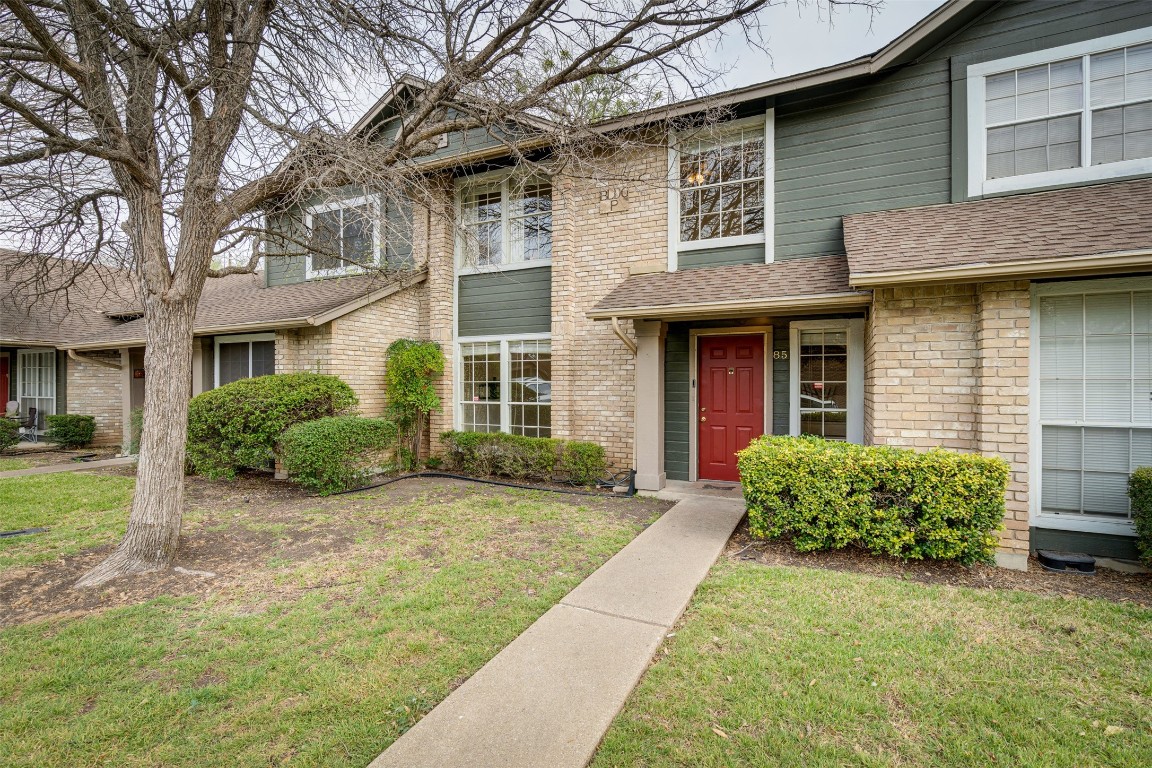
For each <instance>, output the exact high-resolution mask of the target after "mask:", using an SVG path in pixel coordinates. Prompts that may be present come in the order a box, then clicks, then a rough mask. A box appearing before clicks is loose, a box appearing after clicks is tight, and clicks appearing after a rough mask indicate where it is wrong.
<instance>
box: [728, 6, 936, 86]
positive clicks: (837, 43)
mask: <svg viewBox="0 0 1152 768" xmlns="http://www.w3.org/2000/svg"><path fill="white" fill-rule="evenodd" d="M943 3H944V0H887V2H886V3H885V4H884V7H883V8H881V9H880V10H879V11H877V12H875V13H874V14H871V13H870V12H869V10H868V9H867V8H859V7H851V6H848V7H843V8H839V9H838V10H837V11H836V13H834V14H832V15H831V16H829V14H828V9H827V7H823V4H822V3H819V4H818V3H816V2H809V3H807V4H805V5H797V4H796V3H788V4H787V5H784V6H777V7H772V8H769V9H767V10H766V11H764V15H763V16H762V19H763V22H764V27H763V28H764V36H765V38H766V41H767V44H768V50H769V52H770V54H771V58H770V59H766V58H765V57H764V55H763V54H762V53H760V52H759V51H755V50H750V49H749V48H748V46H747V44H746V43H745V41H744V40H743V39H742V38H740V39H739V41H738V42H737V38H736V37H733V38H732V40H733V42H732V43H731V44H729V45H727V46H723V45H722V46H721V49H720V50H719V51H718V53H719V54H720V57H721V59H722V60H724V61H725V62H726V63H728V64H729V65H730V66H732V67H733V69H732V70H731V72H730V73H729V74H728V75H727V77H725V78H724V81H723V82H722V83H717V87H716V89H715V90H716V91H720V90H728V89H730V88H739V87H741V86H745V85H751V84H753V83H759V82H763V81H765V80H773V79H775V78H777V77H784V76H786V75H792V74H796V73H797V72H805V71H807V70H810V69H818V68H820V67H826V66H828V65H830V64H836V63H839V62H841V61H847V60H849V59H854V58H856V57H857V56H861V55H863V54H866V53H872V52H873V51H876V50H877V49H879V48H883V47H884V46H885V45H887V44H888V43H890V42H891V41H892V40H894V39H895V38H897V37H899V36H900V34H901V33H902V32H904V31H905V30H907V29H908V28H909V27H911V26H912V25H913V24H915V23H916V22H917V21H919V20H920V19H922V18H924V17H925V16H927V15H928V14H929V13H931V12H932V11H933V10H934V9H936V8H937V7H939V6H941V5H943Z"/></svg>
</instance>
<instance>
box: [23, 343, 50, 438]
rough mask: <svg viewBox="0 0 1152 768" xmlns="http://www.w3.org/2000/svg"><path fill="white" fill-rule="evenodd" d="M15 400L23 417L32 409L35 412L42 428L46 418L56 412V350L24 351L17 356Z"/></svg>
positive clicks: (38, 423)
mask: <svg viewBox="0 0 1152 768" xmlns="http://www.w3.org/2000/svg"><path fill="white" fill-rule="evenodd" d="M16 399H17V400H18V401H19V402H20V413H21V415H23V416H27V415H28V409H29V408H35V409H36V411H37V416H36V422H37V426H38V427H41V428H42V427H43V425H44V417H45V416H48V415H50V414H53V413H55V412H56V350H53V349H48V350H36V349H21V350H19V351H18V352H17V353H16Z"/></svg>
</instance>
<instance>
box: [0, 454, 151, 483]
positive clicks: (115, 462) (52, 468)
mask: <svg viewBox="0 0 1152 768" xmlns="http://www.w3.org/2000/svg"><path fill="white" fill-rule="evenodd" d="M135 463H136V457H135V456H122V457H120V458H117V459H103V460H101V461H72V462H69V463H67V464H49V465H47V466H44V467H31V468H29V469H13V470H10V471H8V472H0V480H3V479H4V478H6V477H27V476H28V475H51V474H55V473H56V472H82V471H84V470H85V469H101V468H103V467H122V466H124V465H125V464H135Z"/></svg>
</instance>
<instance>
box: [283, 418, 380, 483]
mask: <svg viewBox="0 0 1152 768" xmlns="http://www.w3.org/2000/svg"><path fill="white" fill-rule="evenodd" d="M396 432H397V431H396V425H395V424H394V423H393V422H391V421H388V420H387V419H369V418H365V417H363V416H329V417H327V418H323V419H316V420H315V421H305V422H302V423H300V424H294V425H293V426H291V427H289V428H288V429H287V431H285V432H284V434H283V435H281V436H280V458H281V461H283V463H284V469H285V470H286V471H287V472H288V477H289V479H291V480H293V481H295V482H297V483H300V484H301V485H303V486H304V487H305V488H307V489H309V490H311V491H315V492H316V493H319V494H321V495H324V496H327V495H328V494H330V493H337V492H338V491H347V490H349V489H352V488H356V487H358V486H360V485H363V483H364V481H366V480H367V479H368V477H369V475H370V474H371V470H372V469H375V468H377V467H382V466H383V465H384V464H386V463H387V462H388V461H390V459H391V454H392V453H393V451H394V449H395V443H396Z"/></svg>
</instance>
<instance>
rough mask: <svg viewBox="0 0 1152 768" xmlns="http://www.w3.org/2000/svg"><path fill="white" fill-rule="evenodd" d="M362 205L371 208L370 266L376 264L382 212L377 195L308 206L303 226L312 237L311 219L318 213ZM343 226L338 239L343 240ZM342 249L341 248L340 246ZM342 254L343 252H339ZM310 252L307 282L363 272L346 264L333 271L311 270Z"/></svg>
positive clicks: (359, 267) (378, 257)
mask: <svg viewBox="0 0 1152 768" xmlns="http://www.w3.org/2000/svg"><path fill="white" fill-rule="evenodd" d="M363 205H370V206H372V213H371V216H372V253H373V256H372V259H370V261H369V263H370V264H377V263H379V261H380V244H381V241H382V236H381V231H380V230H381V221H380V219H381V216H380V212H381V210H383V206H382V205H381V201H380V197H379V195H361V196H360V197H352V198H348V199H347V200H334V201H332V202H330V203H321V204H317V205H312V206H309V207H308V208H306V209H305V211H304V226H305V227H306V228H307V230H308V235H309V237H311V235H312V217H313V216H314V215H316V214H318V213H328V212H329V211H336V210H341V209H343V208H359V207H360V206H363ZM341 224H343V217H341ZM343 237H344V233H343V225H341V233H340V239H341V241H342V240H343ZM341 248H343V246H341ZM341 252H343V251H341ZM312 256H313V254H312V253H311V252H308V253H307V254H306V255H305V259H306V270H305V271H306V277H307V279H309V280H314V279H318V278H323V277H343V276H344V275H359V274H361V273H363V272H364V267H363V266H361V265H359V264H347V265H346V266H343V267H337V268H335V269H313V268H312Z"/></svg>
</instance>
